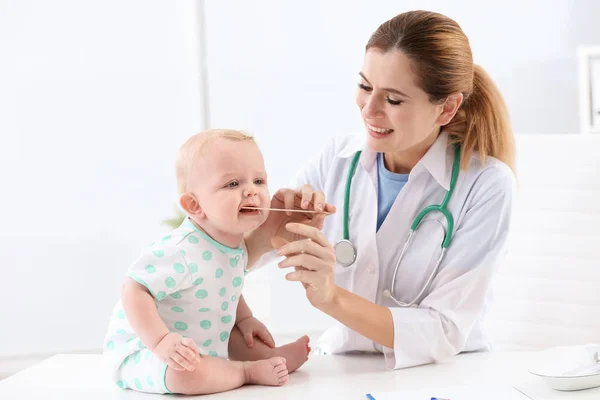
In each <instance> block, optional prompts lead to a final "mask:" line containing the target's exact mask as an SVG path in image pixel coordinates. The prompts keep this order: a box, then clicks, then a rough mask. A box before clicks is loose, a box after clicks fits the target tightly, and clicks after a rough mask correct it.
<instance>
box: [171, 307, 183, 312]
mask: <svg viewBox="0 0 600 400" xmlns="http://www.w3.org/2000/svg"><path fill="white" fill-rule="evenodd" d="M171 311H174V312H183V308H181V307H172V308H171Z"/></svg>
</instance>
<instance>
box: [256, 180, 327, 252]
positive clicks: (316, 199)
mask: <svg viewBox="0 0 600 400" xmlns="http://www.w3.org/2000/svg"><path fill="white" fill-rule="evenodd" d="M271 208H280V209H296V210H310V211H325V212H330V213H335V206H334V205H333V204H327V203H326V202H325V194H324V193H323V192H315V191H314V189H313V188H312V186H310V185H304V186H302V187H301V188H300V189H298V190H293V189H280V190H278V191H277V193H275V195H274V196H273V198H272V199H271ZM326 217H327V215H326V214H312V213H301V212H282V211H271V212H270V213H269V217H268V218H267V220H266V221H265V222H264V223H263V224H262V225H261V226H260V227H259V228H258V229H256V230H255V231H254V233H253V234H254V235H261V236H262V237H263V240H264V241H266V243H265V244H267V245H268V246H271V238H273V237H274V236H279V237H281V238H283V239H285V240H287V241H288V242H291V241H295V240H298V239H300V238H301V236H299V235H298V234H296V233H295V232H291V231H289V230H287V229H286V228H285V226H286V224H288V223H291V222H296V223H300V224H305V225H308V226H312V227H314V228H317V229H322V228H323V222H324V221H325V218H326Z"/></svg>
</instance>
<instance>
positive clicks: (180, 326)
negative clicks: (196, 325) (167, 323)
mask: <svg viewBox="0 0 600 400" xmlns="http://www.w3.org/2000/svg"><path fill="white" fill-rule="evenodd" d="M187 328H188V326H187V324H186V323H185V322H175V329H177V330H178V331H185V330H187Z"/></svg>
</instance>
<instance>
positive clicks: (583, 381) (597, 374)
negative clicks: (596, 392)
mask: <svg viewBox="0 0 600 400" xmlns="http://www.w3.org/2000/svg"><path fill="white" fill-rule="evenodd" d="M598 351H600V345H598V344H588V345H585V346H568V347H553V348H550V349H547V350H544V351H541V352H540V353H539V358H538V359H537V360H536V362H535V364H534V365H532V366H531V368H529V372H530V373H532V374H534V375H537V376H539V377H541V378H542V379H544V381H546V383H547V384H548V385H549V386H550V387H551V388H552V389H556V390H582V389H591V388H594V387H598V386H600V368H599V369H595V370H594V372H592V373H585V374H577V373H573V371H577V370H580V369H581V370H585V369H588V367H591V366H592V365H594V364H593V363H594V359H593V357H594V354H595V353H596V352H598Z"/></svg>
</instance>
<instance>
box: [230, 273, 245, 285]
mask: <svg viewBox="0 0 600 400" xmlns="http://www.w3.org/2000/svg"><path fill="white" fill-rule="evenodd" d="M242 282H243V280H242V278H240V277H239V276H236V277H235V278H233V282H232V283H231V284H232V285H233V287H238V286H240V285H241V284H242Z"/></svg>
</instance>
